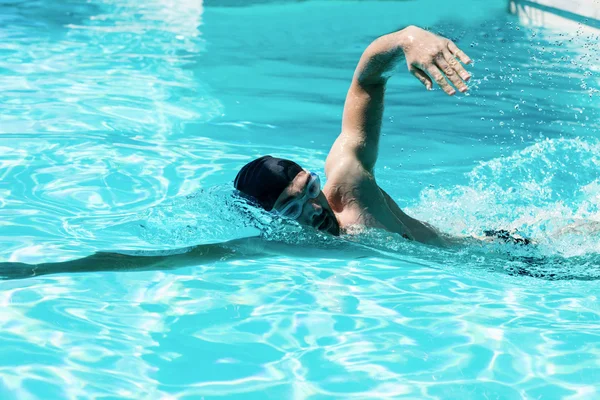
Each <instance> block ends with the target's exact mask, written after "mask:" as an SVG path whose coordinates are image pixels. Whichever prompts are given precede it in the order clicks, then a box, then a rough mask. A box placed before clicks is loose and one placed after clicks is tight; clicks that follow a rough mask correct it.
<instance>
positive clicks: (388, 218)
mask: <svg viewBox="0 0 600 400" xmlns="http://www.w3.org/2000/svg"><path fill="white" fill-rule="evenodd" d="M403 57H405V59H406V64H407V65H408V69H409V71H410V72H411V73H412V74H413V75H414V76H415V77H416V78H417V79H418V80H419V81H421V82H422V83H423V84H424V85H425V87H426V88H427V89H428V90H430V89H432V88H433V82H434V81H435V82H436V83H437V84H438V85H439V86H440V87H441V88H442V89H443V90H444V92H446V93H447V94H448V95H451V96H452V95H454V94H455V93H456V90H459V91H461V92H465V91H466V90H467V85H466V84H465V82H466V81H468V80H469V78H470V75H469V73H468V72H467V71H466V70H465V69H464V67H463V66H462V64H469V63H470V62H471V59H470V58H469V57H468V56H467V55H466V54H465V53H463V52H462V51H461V50H460V49H458V47H457V46H456V45H455V44H454V43H453V42H452V41H450V40H448V39H445V38H443V37H440V36H437V35H434V34H433V33H430V32H428V31H425V30H423V29H421V28H418V27H416V26H409V27H407V28H405V29H402V30H400V31H398V32H394V33H391V34H388V35H384V36H381V37H380V38H378V39H376V40H375V41H374V42H373V43H371V44H370V45H369V46H368V47H367V49H366V50H365V51H364V53H363V54H362V56H361V58H360V61H359V62H358V66H357V67H356V71H355V73H354V77H353V79H352V83H351V85H350V89H349V91H348V95H347V97H346V102H345V106H344V115H343V121H342V130H341V134H340V135H339V137H338V138H337V140H336V141H335V143H334V144H333V146H332V148H331V151H330V152H329V155H328V157H327V161H326V164H325V173H326V176H327V183H326V184H325V186H324V187H323V190H321V184H320V179H319V176H318V175H316V174H314V173H312V172H308V171H305V170H304V169H302V167H300V166H299V165H298V164H296V163H294V162H293V161H290V160H284V159H278V158H273V157H271V156H264V157H261V158H258V159H256V160H254V161H252V162H250V163H248V164H247V165H245V166H244V167H243V168H242V169H241V170H240V171H239V173H238V175H237V177H236V178H235V182H234V185H235V187H236V189H237V190H238V191H239V192H240V193H241V194H243V195H244V196H245V197H247V198H249V199H251V200H252V201H253V202H254V203H256V204H258V205H259V206H260V207H262V208H264V209H265V210H267V211H272V212H275V213H278V214H279V215H282V216H284V217H287V218H292V219H294V220H296V221H298V222H299V223H300V224H302V225H309V226H311V227H313V228H316V229H318V230H320V231H324V232H328V233H330V234H333V235H339V234H340V233H341V232H342V231H348V230H349V228H350V227H361V226H363V227H372V228H379V229H384V230H388V231H391V232H395V233H398V234H400V235H402V236H404V237H405V238H408V239H411V240H416V241H419V242H423V243H427V244H433V245H446V244H449V243H450V242H451V239H450V238H447V237H444V236H443V235H442V234H440V233H439V232H438V231H437V230H436V229H435V228H433V227H431V226H430V225H428V224H426V223H424V222H421V221H418V220H416V219H414V218H411V217H410V216H408V215H407V214H405V213H404V212H403V211H402V210H401V209H400V207H398V205H397V204H396V203H395V202H394V200H392V198H391V197H390V196H389V195H388V194H387V193H386V192H385V191H384V190H383V189H381V188H380V187H379V185H378V184H377V182H376V180H375V173H374V168H375V163H376V161H377V152H378V147H379V137H380V132H381V120H382V114H383V101H384V91H385V87H386V82H387V80H388V79H389V77H390V76H391V74H392V72H393V70H394V68H395V67H396V66H397V65H398V64H399V63H400V62H401V61H402V59H403ZM461 63H462V64H461ZM333 246H337V249H338V250H342V251H344V254H345V255H347V256H348V257H364V256H370V255H374V254H377V253H376V252H374V251H373V250H372V249H367V248H362V247H360V246H356V245H354V244H345V243H337V244H333ZM326 250H331V249H312V250H311V255H312V256H318V255H320V254H323V251H326ZM274 253H275V254H281V253H285V254H287V255H294V254H298V255H299V256H305V255H306V254H305V253H306V252H305V250H304V249H298V248H297V247H296V246H291V245H286V244H285V243H275V242H269V243H266V241H264V240H262V239H261V238H245V239H238V240H233V241H229V242H226V243H218V244H208V245H200V246H195V247H191V248H188V249H183V251H182V252H181V253H180V254H175V255H168V256H167V255H160V254H150V253H145V254H144V255H142V256H140V255H125V254H121V253H106V252H100V253H96V254H93V255H91V256H88V257H85V258H81V259H78V260H72V261H66V262H59V263H42V264H36V265H30V264H24V263H0V276H3V277H5V278H25V277H30V276H36V275H43V274H49V273H59V272H84V271H85V272H90V271H109V270H111V271H114V270H142V269H144V270H147V269H167V268H177V267H181V266H185V265H193V264H195V263H196V264H197V263H199V262H210V261H217V260H222V259H229V258H240V257H242V258H245V257H252V258H258V257H262V256H266V255H269V254H274Z"/></svg>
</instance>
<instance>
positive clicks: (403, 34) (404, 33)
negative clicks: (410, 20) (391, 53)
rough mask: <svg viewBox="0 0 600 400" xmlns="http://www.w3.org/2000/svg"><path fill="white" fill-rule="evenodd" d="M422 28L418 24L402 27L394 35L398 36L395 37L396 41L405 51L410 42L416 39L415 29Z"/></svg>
mask: <svg viewBox="0 0 600 400" xmlns="http://www.w3.org/2000/svg"><path fill="white" fill-rule="evenodd" d="M420 29H421V28H419V27H418V26H415V25H409V26H407V27H406V28H404V29H401V30H399V31H397V32H395V33H394V35H396V38H395V39H396V43H397V44H398V46H399V47H400V48H401V49H402V51H404V49H406V48H407V47H409V46H410V44H411V43H412V42H413V40H414V33H415V31H417V30H420Z"/></svg>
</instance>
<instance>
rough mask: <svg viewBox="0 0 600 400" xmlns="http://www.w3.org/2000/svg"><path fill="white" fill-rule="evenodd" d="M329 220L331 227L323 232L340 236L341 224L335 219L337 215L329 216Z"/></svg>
mask: <svg viewBox="0 0 600 400" xmlns="http://www.w3.org/2000/svg"><path fill="white" fill-rule="evenodd" d="M327 218H328V219H329V226H328V227H327V228H326V229H323V230H322V231H321V232H327V233H329V234H331V235H334V236H340V224H339V223H338V221H337V218H335V215H333V213H331V214H329V215H328V216H327Z"/></svg>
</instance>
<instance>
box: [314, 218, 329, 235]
mask: <svg viewBox="0 0 600 400" xmlns="http://www.w3.org/2000/svg"><path fill="white" fill-rule="evenodd" d="M330 225H331V220H330V219H329V218H328V217H327V215H324V216H323V219H322V220H321V221H320V222H318V223H317V224H315V227H316V228H317V230H320V231H326V230H327V229H329V227H330Z"/></svg>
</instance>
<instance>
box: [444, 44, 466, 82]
mask: <svg viewBox="0 0 600 400" xmlns="http://www.w3.org/2000/svg"><path fill="white" fill-rule="evenodd" d="M444 59H445V60H446V62H447V63H448V64H449V65H450V66H451V67H452V69H453V70H454V71H456V73H457V74H458V76H460V77H461V79H462V80H463V81H465V82H467V81H468V80H469V79H471V74H469V73H468V72H467V70H466V69H465V68H464V67H463V66H462V64H461V63H459V62H458V60H457V59H456V57H454V56H453V55H452V53H450V52H449V51H444Z"/></svg>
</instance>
